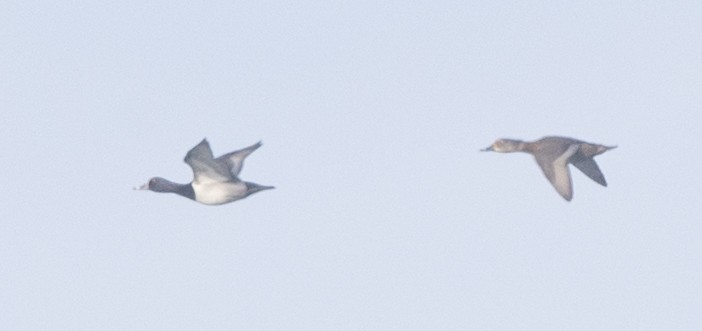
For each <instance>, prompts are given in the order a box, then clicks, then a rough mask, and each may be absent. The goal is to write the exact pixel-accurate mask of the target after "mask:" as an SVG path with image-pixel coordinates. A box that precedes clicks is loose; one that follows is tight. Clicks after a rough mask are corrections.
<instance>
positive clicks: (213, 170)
mask: <svg viewBox="0 0 702 331" xmlns="http://www.w3.org/2000/svg"><path fill="white" fill-rule="evenodd" d="M183 161H185V163H187V164H188V165H189V166H190V167H191V168H192V169H193V182H196V183H211V182H223V181H230V180H237V179H236V177H234V176H232V174H231V173H230V172H229V171H228V169H227V168H226V166H224V165H223V164H220V163H219V162H216V161H215V160H214V158H213V156H212V150H211V149H210V144H209V143H208V142H207V139H203V140H202V141H201V142H200V143H199V144H197V145H196V146H195V147H193V148H192V149H191V150H190V151H188V154H186V155H185V159H184V160H183Z"/></svg>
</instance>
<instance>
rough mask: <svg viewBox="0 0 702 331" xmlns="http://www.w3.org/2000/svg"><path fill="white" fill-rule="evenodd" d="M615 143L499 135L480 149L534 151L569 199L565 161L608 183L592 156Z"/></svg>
mask: <svg viewBox="0 0 702 331" xmlns="http://www.w3.org/2000/svg"><path fill="white" fill-rule="evenodd" d="M616 147H617V146H605V145H598V144H591V143H587V142H584V141H580V140H577V139H573V138H567V137H544V138H541V139H539V140H537V141H533V142H525V141H521V140H514V139H499V140H497V141H495V142H494V143H493V144H492V145H491V146H490V147H487V148H485V149H482V150H481V151H483V152H487V151H493V152H498V153H512V152H525V153H529V154H531V155H534V158H535V159H536V163H538V164H539V167H541V170H542V171H543V172H544V175H546V178H548V180H549V181H550V182H551V184H552V185H553V187H554V188H556V191H558V193H559V194H560V195H561V196H562V197H563V198H564V199H566V200H567V201H570V200H571V199H572V198H573V184H572V180H571V178H570V170H569V169H568V164H572V165H574V166H575V167H576V168H578V169H580V171H582V172H583V173H584V174H585V175H587V176H588V177H590V179H592V180H594V181H595V182H597V183H598V184H600V185H602V186H607V181H605V178H604V175H603V174H602V171H600V168H599V167H598V166H597V163H595V160H594V159H593V158H594V157H595V156H597V155H600V154H602V153H604V152H606V151H608V150H610V149H613V148H616Z"/></svg>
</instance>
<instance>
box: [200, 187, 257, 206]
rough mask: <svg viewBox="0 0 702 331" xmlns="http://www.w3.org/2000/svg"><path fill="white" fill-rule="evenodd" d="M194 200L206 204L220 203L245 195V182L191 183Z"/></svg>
mask: <svg viewBox="0 0 702 331" xmlns="http://www.w3.org/2000/svg"><path fill="white" fill-rule="evenodd" d="M193 190H194V191H195V200H196V201H197V202H200V203H203V204H206V205H221V204H223V203H227V202H232V201H234V200H239V199H241V198H243V197H245V196H246V184H244V183H242V182H238V183H232V182H214V183H213V182H210V183H199V184H198V183H193Z"/></svg>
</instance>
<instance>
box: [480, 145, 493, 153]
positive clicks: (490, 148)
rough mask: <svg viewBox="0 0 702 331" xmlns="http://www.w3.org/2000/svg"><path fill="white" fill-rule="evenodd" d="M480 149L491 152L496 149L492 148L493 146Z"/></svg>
mask: <svg viewBox="0 0 702 331" xmlns="http://www.w3.org/2000/svg"><path fill="white" fill-rule="evenodd" d="M480 151H481V152H491V151H494V149H493V148H492V146H488V147H485V148H483V149H481V150H480Z"/></svg>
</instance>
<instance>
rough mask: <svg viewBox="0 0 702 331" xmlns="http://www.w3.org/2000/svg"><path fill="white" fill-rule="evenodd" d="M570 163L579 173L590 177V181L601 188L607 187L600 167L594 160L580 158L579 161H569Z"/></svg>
mask: <svg viewBox="0 0 702 331" xmlns="http://www.w3.org/2000/svg"><path fill="white" fill-rule="evenodd" d="M571 163H572V164H573V165H574V166H575V167H576V168H578V169H580V171H582V172H583V173H584V174H585V175H587V176H588V177H590V179H592V180H594V181H595V182H597V183H598V184H600V185H602V186H607V181H606V180H605V178H604V175H603V174H602V171H600V167H598V166H597V163H596V162H595V160H593V159H586V158H582V159H579V160H571Z"/></svg>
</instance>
